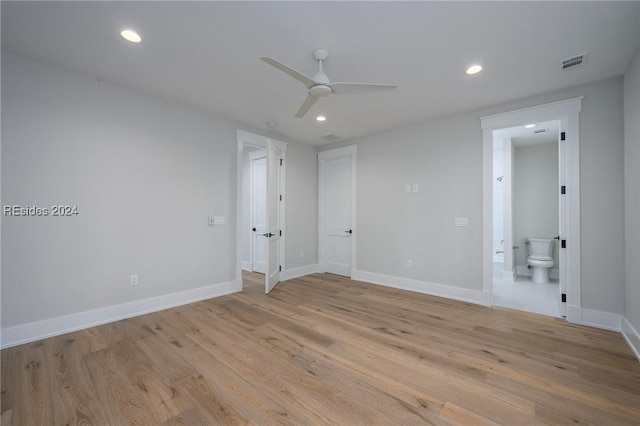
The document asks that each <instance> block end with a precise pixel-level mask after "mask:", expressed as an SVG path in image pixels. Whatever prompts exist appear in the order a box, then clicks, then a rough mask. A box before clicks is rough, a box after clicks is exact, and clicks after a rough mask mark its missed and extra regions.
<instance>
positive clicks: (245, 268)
mask: <svg viewBox="0 0 640 426" xmlns="http://www.w3.org/2000/svg"><path fill="white" fill-rule="evenodd" d="M241 264H242V266H241V267H242V270H243V271H249V272H251V271H253V263H251V262H249V261H248V260H243V261H242V262H241Z"/></svg>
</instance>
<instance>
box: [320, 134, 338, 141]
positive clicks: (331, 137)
mask: <svg viewBox="0 0 640 426" xmlns="http://www.w3.org/2000/svg"><path fill="white" fill-rule="evenodd" d="M318 137H319V138H320V139H324V140H325V141H327V142H334V141H337V140H338V139H341V137H340V136H338V135H336V134H333V133H327V134H326V135H320V136H318Z"/></svg>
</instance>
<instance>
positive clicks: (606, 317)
mask: <svg viewBox="0 0 640 426" xmlns="http://www.w3.org/2000/svg"><path fill="white" fill-rule="evenodd" d="M582 325H588V326H591V327H596V328H602V329H604V330H611V331H620V329H621V328H622V316H621V315H620V314H612V313H611V312H604V311H595V310H593V309H586V308H582Z"/></svg>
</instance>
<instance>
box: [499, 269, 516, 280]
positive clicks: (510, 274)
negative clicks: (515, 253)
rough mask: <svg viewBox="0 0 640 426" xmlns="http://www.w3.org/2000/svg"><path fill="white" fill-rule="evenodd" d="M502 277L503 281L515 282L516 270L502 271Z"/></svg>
mask: <svg viewBox="0 0 640 426" xmlns="http://www.w3.org/2000/svg"><path fill="white" fill-rule="evenodd" d="M502 279H503V281H508V282H515V280H516V271H515V270H514V271H502Z"/></svg>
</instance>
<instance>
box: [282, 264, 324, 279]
mask: <svg viewBox="0 0 640 426" xmlns="http://www.w3.org/2000/svg"><path fill="white" fill-rule="evenodd" d="M318 272H320V265H318V264H317V263H316V264H313V265H305V266H300V267H298V268H292V269H285V270H284V271H282V274H281V275H280V279H281V280H282V281H286V280H291V279H293V278H298V277H303V276H305V275H310V274H317V273H318Z"/></svg>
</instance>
